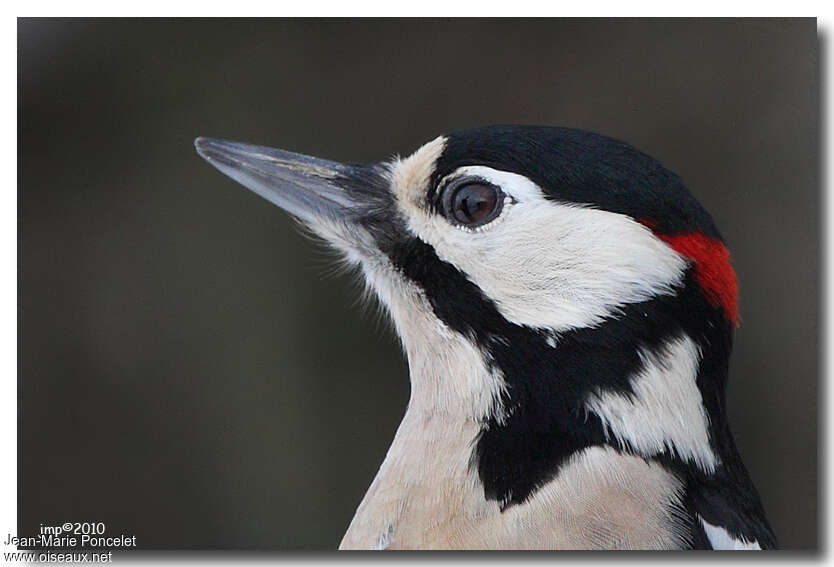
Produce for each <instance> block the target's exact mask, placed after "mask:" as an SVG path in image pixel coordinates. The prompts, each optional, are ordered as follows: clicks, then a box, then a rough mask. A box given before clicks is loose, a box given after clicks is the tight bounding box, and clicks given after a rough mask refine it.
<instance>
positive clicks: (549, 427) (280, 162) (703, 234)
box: [196, 126, 738, 507]
mask: <svg viewBox="0 0 834 567" xmlns="http://www.w3.org/2000/svg"><path fill="white" fill-rule="evenodd" d="M196 147H197V151H198V152H199V153H200V155H202V156H203V157H204V158H205V159H207V160H208V161H209V163H211V164H212V165H214V166H215V167H217V168H218V169H219V170H220V171H222V172H223V173H225V174H227V175H228V176H230V177H232V178H233V179H235V180H236V181H238V182H240V183H241V184H243V185H244V186H246V187H248V188H249V189H251V190H253V191H254V192H256V193H258V194H259V195H261V196H262V197H264V198H266V199H268V200H269V201H271V202H273V203H275V204H276V205H278V206H279V207H281V208H283V209H285V210H286V211H288V212H289V213H291V214H293V215H294V216H296V217H297V218H298V219H300V220H301V221H302V222H303V223H305V224H306V225H307V226H309V227H310V228H311V229H312V230H313V231H314V232H316V233H317V234H318V235H320V236H321V237H322V238H324V239H325V240H326V241H328V242H329V243H330V244H332V245H333V246H335V247H336V248H337V249H339V250H340V251H341V252H343V253H344V255H345V257H346V258H347V259H348V260H349V261H350V262H352V263H354V264H356V265H357V266H359V267H360V268H361V270H362V271H363V273H364V276H365V279H366V281H367V283H368V284H369V286H370V287H371V288H372V289H373V290H374V291H375V292H376V293H377V295H378V296H379V298H380V299H381V301H382V303H383V305H384V306H385V307H386V308H387V309H388V311H389V313H390V315H391V317H392V319H393V321H394V323H395V325H396V328H397V331H398V333H399V335H400V336H401V338H402V340H403V343H404V346H405V349H406V352H407V354H408V358H409V364H410V368H411V375H412V378H411V379H412V402H411V404H412V405H414V406H417V407H420V408H422V409H423V410H424V411H425V412H426V413H427V414H434V415H440V414H450V415H451V414H454V415H456V416H459V417H460V418H461V419H466V420H473V421H476V422H477V423H479V424H480V434H479V435H478V437H477V439H476V440H475V441H474V445H473V449H472V466H473V468H475V469H476V470H477V472H478V475H479V477H480V480H481V481H482V483H483V487H484V491H485V495H486V496H487V498H490V499H495V500H498V501H499V502H500V503H501V505H502V506H504V507H506V506H510V505H512V504H514V503H518V502H522V501H524V500H525V499H526V498H527V497H528V496H529V495H530V494H531V493H532V492H534V491H535V490H536V489H537V487H539V486H541V485H542V484H543V483H544V482H546V481H547V480H548V479H549V478H551V477H552V476H553V475H554V474H555V472H556V471H557V470H558V468H559V466H560V465H561V464H562V463H563V462H564V461H565V459H567V458H569V457H570V456H571V455H572V454H574V453H575V452H576V451H578V450H581V449H583V448H586V447H589V446H592V445H610V446H613V447H615V448H616V449H617V450H620V451H625V452H630V453H634V454H638V455H640V456H643V457H645V458H652V459H658V460H662V461H664V462H665V463H667V464H669V466H672V467H678V468H680V470H682V471H686V474H690V475H695V476H697V475H712V474H713V473H714V472H715V471H716V468H717V467H720V466H721V464H722V462H726V461H729V460H734V459H735V458H736V457H735V453H734V448H733V445H732V439H731V437H730V434H729V430H728V428H727V421H726V415H725V409H724V388H725V382H726V374H727V362H728V357H729V352H730V348H731V340H732V333H733V329H734V327H735V326H736V325H737V322H738V313H737V307H736V280H735V275H734V273H733V269H732V267H731V266H730V262H729V254H728V252H727V249H726V248H725V246H724V244H723V243H722V240H721V237H720V235H719V233H718V231H717V230H716V228H715V226H714V224H713V221H712V219H711V217H710V216H709V214H708V213H707V212H706V211H705V210H704V209H703V208H702V207H701V206H700V205H699V204H698V202H697V201H696V200H695V198H694V197H693V196H692V195H691V194H690V193H689V192H688V191H687V189H686V188H685V187H684V185H683V183H682V182H681V180H680V179H679V178H678V177H677V176H676V175H675V174H673V173H671V172H670V171H668V170H666V169H664V168H663V167H662V166H661V165H660V164H659V163H658V162H657V161H655V160H654V159H652V158H650V157H649V156H647V155H645V154H643V153H641V152H639V151H637V150H635V149H634V148H632V147H630V146H628V145H627V144H624V143H622V142H619V141H615V140H612V139H610V138H607V137H604V136H601V135H597V134H592V133H589V132H584V131H579V130H572V129H566V128H550V127H532V126H492V127H485V128H479V129H475V130H468V131H464V132H458V133H454V134H450V135H447V136H440V137H438V138H436V139H435V140H433V141H431V142H429V143H427V144H425V145H424V146H422V147H421V148H419V149H418V150H417V151H416V152H414V153H413V154H412V155H410V156H409V157H407V158H405V159H399V158H397V159H393V160H391V161H388V162H383V163H377V164H371V165H346V164H340V163H336V162H331V161H326V160H322V159H318V158H312V157H307V156H302V155H299V154H294V153H290V152H286V151H282V150H275V149H270V148H264V147H257V146H249V145H244V144H239V143H235V142H226V141H220V140H212V139H205V138H199V139H198V140H197V141H196Z"/></svg>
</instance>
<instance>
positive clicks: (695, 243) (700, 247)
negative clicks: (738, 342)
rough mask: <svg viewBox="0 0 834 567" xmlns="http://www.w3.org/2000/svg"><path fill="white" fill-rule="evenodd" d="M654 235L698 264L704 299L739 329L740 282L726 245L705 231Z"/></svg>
mask: <svg viewBox="0 0 834 567" xmlns="http://www.w3.org/2000/svg"><path fill="white" fill-rule="evenodd" d="M640 222H641V223H642V224H644V225H646V226H648V227H649V228H652V227H653V225H654V222H652V221H642V220H641V221H640ZM654 234H655V236H657V237H658V238H659V239H661V240H663V241H664V242H666V243H667V244H668V245H669V246H670V247H671V248H672V250H674V251H675V252H677V253H678V254H681V255H683V256H686V257H687V258H689V259H690V260H692V262H693V263H694V265H695V279H696V280H697V281H698V285H700V286H701V290H702V291H703V293H704V296H705V297H706V298H707V300H708V301H709V302H710V303H712V304H713V305H715V306H719V307H722V308H723V309H724V313H725V314H726V315H727V318H728V319H729V320H730V322H731V323H732V324H733V325H734V326H736V327H738V325H739V320H738V282H737V281H736V273H735V271H734V270H733V267H732V265H730V251H729V250H727V247H726V246H724V243H723V242H721V241H720V240H718V239H717V238H710V237H709V236H707V235H705V234H704V233H702V232H686V233H683V234H674V235H669V234H661V233H658V232H655V233H654Z"/></svg>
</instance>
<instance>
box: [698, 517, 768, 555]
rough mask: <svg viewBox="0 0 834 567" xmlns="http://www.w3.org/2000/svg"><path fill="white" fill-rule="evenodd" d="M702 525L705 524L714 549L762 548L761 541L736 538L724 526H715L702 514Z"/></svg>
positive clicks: (752, 549) (743, 549)
mask: <svg viewBox="0 0 834 567" xmlns="http://www.w3.org/2000/svg"><path fill="white" fill-rule="evenodd" d="M698 517H699V518H700V520H701V525H703V526H704V532H706V534H707V539H709V542H710V544H711V545H712V548H713V549H717V550H732V551H758V550H760V549H761V546H760V545H759V542H757V541H755V540H753V541H752V542H749V541H747V540H746V539H744V538H741V539H736V538H735V537H733V536H731V535H730V533H729V532H728V531H727V530H725V529H724V528H721V527H718V526H713V525H712V524H710V523H709V522H707V521H706V520H704V519H703V518H701V517H700V516H698Z"/></svg>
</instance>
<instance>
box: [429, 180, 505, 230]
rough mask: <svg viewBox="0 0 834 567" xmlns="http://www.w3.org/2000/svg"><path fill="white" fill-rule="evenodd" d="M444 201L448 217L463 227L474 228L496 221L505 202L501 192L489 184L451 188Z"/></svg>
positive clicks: (477, 183)
mask: <svg viewBox="0 0 834 567" xmlns="http://www.w3.org/2000/svg"><path fill="white" fill-rule="evenodd" d="M450 189H451V190H450V191H447V192H446V193H447V194H448V197H447V198H446V199H444V205H445V206H444V209H445V210H444V212H445V214H446V217H447V218H448V219H449V220H451V221H452V222H454V223H455V224H459V225H462V226H466V227H469V228H474V227H478V226H482V225H485V224H487V223H488V222H490V221H492V220H494V219H495V218H496V217H497V216H498V215H499V213H500V212H501V208H502V205H503V202H504V199H503V194H502V193H501V190H500V189H499V188H498V187H496V186H495V185H490V184H488V183H479V182H475V183H465V184H461V185H458V186H456V187H450Z"/></svg>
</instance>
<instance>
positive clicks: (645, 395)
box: [586, 335, 718, 473]
mask: <svg viewBox="0 0 834 567" xmlns="http://www.w3.org/2000/svg"><path fill="white" fill-rule="evenodd" d="M700 358H701V354H700V351H699V349H698V345H696V344H695V342H694V341H693V340H692V339H691V338H689V337H688V336H686V335H684V336H682V337H679V338H677V339H673V340H670V341H669V342H667V343H666V344H664V345H662V346H661V347H660V348H658V349H657V350H656V351H649V350H646V349H644V350H641V352H640V359H641V361H642V362H643V365H644V367H643V369H642V370H641V371H640V372H638V373H637V374H635V375H634V376H632V377H631V385H632V388H633V390H634V395H633V396H632V397H628V396H624V395H621V394H618V393H613V392H607V391H603V392H596V393H595V394H593V395H591V396H590V397H589V398H588V400H587V402H586V405H587V408H588V409H589V410H590V411H592V412H594V413H595V414H596V415H598V416H599V418H600V419H601V420H602V424H603V427H605V428H606V430H607V431H608V432H610V433H611V434H612V435H613V436H614V437H615V438H616V439H618V440H619V441H620V442H628V444H629V445H631V446H632V447H633V448H634V449H635V450H637V451H639V452H640V453H641V454H643V455H645V456H647V457H649V456H653V455H657V454H659V453H661V452H663V451H664V450H666V449H668V450H670V451H672V452H673V453H675V454H677V455H678V456H679V457H680V458H682V459H684V460H689V461H691V462H693V463H695V465H697V466H698V467H699V468H700V469H701V470H703V471H705V472H708V473H711V472H713V471H714V470H715V467H716V465H717V464H718V458H717V457H716V456H715V454H714V453H713V451H712V447H711V446H710V442H709V429H708V428H709V420H708V418H707V414H706V411H705V409H704V406H703V403H702V399H701V392H700V390H698V385H697V384H696V382H695V380H696V377H697V375H698V364H699V362H700Z"/></svg>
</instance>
